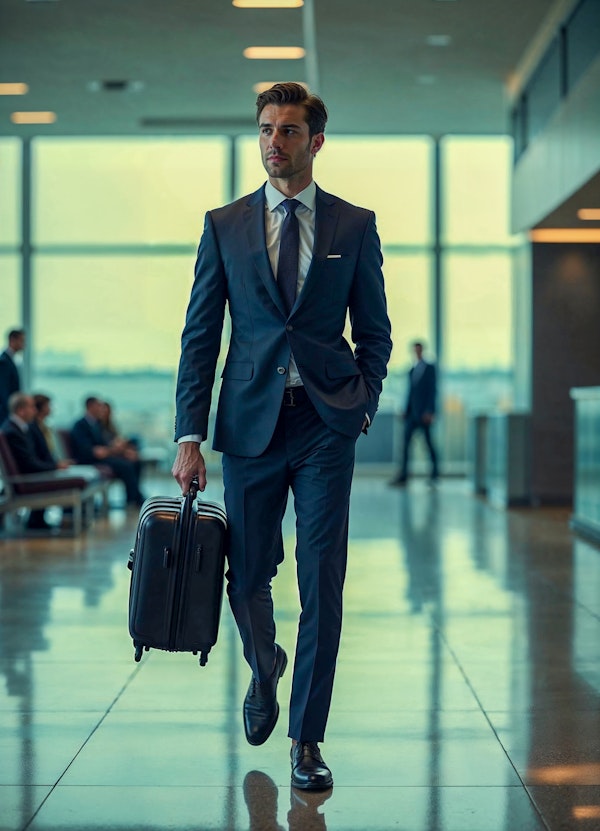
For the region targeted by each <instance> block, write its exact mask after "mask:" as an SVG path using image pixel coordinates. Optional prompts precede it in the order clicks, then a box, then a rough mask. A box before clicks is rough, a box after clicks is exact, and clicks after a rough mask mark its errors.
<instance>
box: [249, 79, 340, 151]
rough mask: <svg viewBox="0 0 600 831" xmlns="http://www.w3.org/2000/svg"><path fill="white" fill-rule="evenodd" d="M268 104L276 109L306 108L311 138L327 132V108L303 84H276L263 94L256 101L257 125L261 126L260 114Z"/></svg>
mask: <svg viewBox="0 0 600 831" xmlns="http://www.w3.org/2000/svg"><path fill="white" fill-rule="evenodd" d="M268 104H273V105H275V106H276V107H281V106H283V105H284V104H299V105H300V106H301V107H304V110H305V113H306V116H305V118H306V123H307V124H308V133H309V135H310V137H311V138H312V137H313V136H315V135H316V134H317V133H324V132H325V125H326V124H327V107H326V106H325V104H324V103H323V101H322V100H321V99H320V98H319V96H318V95H313V93H312V92H308V90H307V89H305V87H303V86H302V84H296V83H295V82H294V81H286V82H285V83H282V84H274V85H273V86H272V87H270V88H269V89H267V90H265V91H264V92H261V93H260V95H259V96H258V98H257V99H256V123H257V124H260V114H261V112H262V111H263V110H264V108H265V107H266V106H267V105H268Z"/></svg>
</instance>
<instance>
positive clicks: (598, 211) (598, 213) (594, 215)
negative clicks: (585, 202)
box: [577, 208, 600, 222]
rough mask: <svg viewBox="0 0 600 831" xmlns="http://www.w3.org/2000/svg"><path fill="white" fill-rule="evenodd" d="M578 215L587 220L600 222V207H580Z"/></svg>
mask: <svg viewBox="0 0 600 831" xmlns="http://www.w3.org/2000/svg"><path fill="white" fill-rule="evenodd" d="M577 217H578V218H579V219H583V220H585V221H586V222H588V221H589V222H594V221H597V222H600V208H580V209H579V210H578V211H577Z"/></svg>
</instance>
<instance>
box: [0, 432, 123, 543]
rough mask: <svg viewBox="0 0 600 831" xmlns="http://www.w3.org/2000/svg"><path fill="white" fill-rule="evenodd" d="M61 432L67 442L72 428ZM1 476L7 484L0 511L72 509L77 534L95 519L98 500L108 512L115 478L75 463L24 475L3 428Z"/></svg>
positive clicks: (4, 486)
mask: <svg viewBox="0 0 600 831" xmlns="http://www.w3.org/2000/svg"><path fill="white" fill-rule="evenodd" d="M60 434H61V435H59V438H60V440H61V442H63V443H66V442H67V441H68V431H66V430H65V431H60ZM68 449H69V448H68V446H67V447H65V451H66V452H67V453H68ZM0 477H1V478H2V484H3V490H2V493H1V495H0V514H8V515H17V516H18V514H19V512H20V511H21V510H22V509H24V508H27V509H29V510H35V509H44V508H49V507H53V506H59V507H62V508H70V509H71V510H72V514H73V523H72V526H71V531H72V533H73V535H75V536H77V535H79V534H81V532H82V531H83V530H84V528H86V527H88V525H89V524H90V522H91V521H92V519H93V517H94V515H95V512H96V503H99V509H100V512H101V514H102V515H106V514H107V513H108V489H109V487H110V484H111V479H112V474H111V472H110V471H109V470H108V468H104V469H102V467H100V468H97V467H94V466H87V465H73V466H72V467H70V468H66V469H64V470H52V471H48V472H47V473H27V474H22V473H20V472H19V470H18V467H17V464H16V462H15V459H14V456H13V454H12V451H11V449H10V446H9V444H8V441H7V439H6V436H5V435H4V434H3V433H2V432H1V431H0Z"/></svg>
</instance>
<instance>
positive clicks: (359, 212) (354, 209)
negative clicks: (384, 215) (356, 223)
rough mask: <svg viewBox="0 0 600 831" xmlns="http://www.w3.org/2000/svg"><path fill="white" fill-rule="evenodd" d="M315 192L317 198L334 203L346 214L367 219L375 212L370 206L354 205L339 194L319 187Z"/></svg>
mask: <svg viewBox="0 0 600 831" xmlns="http://www.w3.org/2000/svg"><path fill="white" fill-rule="evenodd" d="M317 193H318V196H319V198H320V199H322V200H323V201H324V202H326V203H327V204H330V205H335V206H336V207H337V208H338V209H339V210H340V211H344V212H345V213H347V214H348V215H353V216H355V217H361V218H362V219H369V218H370V217H372V216H374V215H375V212H374V211H372V210H371V209H370V208H363V207H361V206H360V205H354V204H353V203H352V202H347V201H346V200H345V199H342V198H341V197H340V196H334V195H333V194H331V193H327V192H326V191H324V190H321V188H318V190H317Z"/></svg>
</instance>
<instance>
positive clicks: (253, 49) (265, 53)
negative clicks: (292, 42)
mask: <svg viewBox="0 0 600 831" xmlns="http://www.w3.org/2000/svg"><path fill="white" fill-rule="evenodd" d="M304 55H305V50H304V49H303V48H302V47H301V46H248V47H247V48H246V49H244V57H245V58H249V59H250V60H253V61H277V60H279V61H293V60H298V59H299V58H303V57H304Z"/></svg>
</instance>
